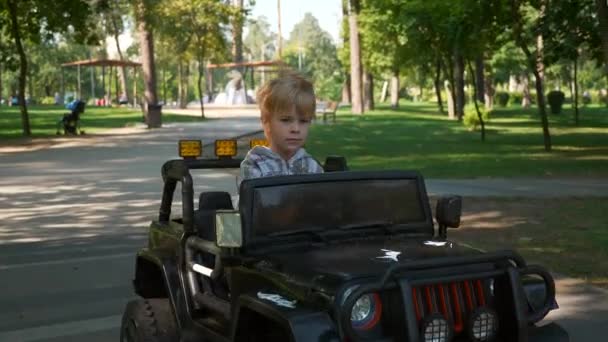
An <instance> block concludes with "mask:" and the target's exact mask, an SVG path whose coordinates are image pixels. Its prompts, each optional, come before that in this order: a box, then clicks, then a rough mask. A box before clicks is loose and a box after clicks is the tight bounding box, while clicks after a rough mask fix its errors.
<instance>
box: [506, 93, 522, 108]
mask: <svg viewBox="0 0 608 342" xmlns="http://www.w3.org/2000/svg"><path fill="white" fill-rule="evenodd" d="M523 101H524V94H523V93H520V92H512V93H510V94H509V106H512V105H517V106H521V104H522V102H523Z"/></svg>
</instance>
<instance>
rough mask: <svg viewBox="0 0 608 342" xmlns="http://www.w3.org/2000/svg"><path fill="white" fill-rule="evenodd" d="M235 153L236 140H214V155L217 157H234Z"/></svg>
mask: <svg viewBox="0 0 608 342" xmlns="http://www.w3.org/2000/svg"><path fill="white" fill-rule="evenodd" d="M236 154H237V149H236V140H216V141H215V155H216V156H217V157H234V156H236Z"/></svg>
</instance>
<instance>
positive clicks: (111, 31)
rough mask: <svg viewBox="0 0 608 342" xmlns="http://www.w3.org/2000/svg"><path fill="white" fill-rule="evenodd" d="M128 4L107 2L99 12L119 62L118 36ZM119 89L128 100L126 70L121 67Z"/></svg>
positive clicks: (122, 26) (120, 55)
mask: <svg viewBox="0 0 608 342" xmlns="http://www.w3.org/2000/svg"><path fill="white" fill-rule="evenodd" d="M128 5H129V4H128V2H126V1H124V0H107V1H106V2H105V6H104V8H103V10H102V11H101V17H102V18H101V19H102V21H103V23H104V31H105V34H106V35H110V36H112V37H113V38H114V43H115V44H116V52H117V53H118V57H119V59H120V60H121V61H124V60H125V58H124V54H123V51H122V50H123V49H122V48H121V46H120V40H119V36H120V35H121V34H122V33H123V32H124V27H125V19H124V14H125V13H128ZM119 76H120V87H121V90H122V92H123V93H124V94H125V96H126V97H127V100H128V98H129V95H128V94H129V92H128V87H127V68H126V67H124V66H122V67H121V68H120V75H119Z"/></svg>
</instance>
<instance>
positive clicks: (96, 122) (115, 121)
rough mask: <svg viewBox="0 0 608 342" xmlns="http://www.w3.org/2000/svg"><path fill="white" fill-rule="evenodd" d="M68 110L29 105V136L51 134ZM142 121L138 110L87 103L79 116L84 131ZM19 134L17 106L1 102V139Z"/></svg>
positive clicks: (175, 118) (170, 118)
mask: <svg viewBox="0 0 608 342" xmlns="http://www.w3.org/2000/svg"><path fill="white" fill-rule="evenodd" d="M68 112H69V110H67V109H65V108H64V107H62V106H30V107H28V113H29V118H30V127H31V129H32V137H44V136H54V135H55V132H56V129H57V121H58V120H59V119H60V118H61V117H63V114H66V113H68ZM200 120H201V119H200V118H198V117H196V116H184V115H174V114H163V122H190V121H200ZM139 122H142V113H141V110H139V109H137V110H135V109H130V108H125V107H121V108H107V107H91V106H87V108H86V110H85V112H84V114H82V116H81V123H80V124H81V127H82V129H84V130H85V131H86V132H87V133H96V132H100V131H103V130H107V129H109V128H117V127H125V126H129V125H134V124H136V123H139ZM20 137H22V130H21V113H20V112H19V107H7V106H0V141H2V140H6V139H14V138H20Z"/></svg>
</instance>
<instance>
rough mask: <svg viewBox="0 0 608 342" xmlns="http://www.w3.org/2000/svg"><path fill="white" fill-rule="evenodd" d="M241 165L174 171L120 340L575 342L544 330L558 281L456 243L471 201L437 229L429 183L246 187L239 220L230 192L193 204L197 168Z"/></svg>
mask: <svg viewBox="0 0 608 342" xmlns="http://www.w3.org/2000/svg"><path fill="white" fill-rule="evenodd" d="M216 145H217V144H216ZM220 145H221V144H220ZM336 160H337V161H340V160H339V159H333V161H336ZM239 163H240V160H238V159H232V158H229V157H228V158H226V157H221V158H218V159H180V160H171V161H168V162H166V163H165V164H164V165H163V167H162V176H163V179H164V189H163V195H162V202H161V206H160V213H159V217H158V220H157V221H153V222H152V224H151V226H150V231H149V242H148V247H147V248H144V249H142V250H141V251H140V252H139V253H138V255H137V261H136V273H135V279H134V282H133V283H134V287H135V292H136V293H137V294H138V295H139V296H140V297H141V298H140V299H137V300H134V301H132V302H130V303H128V305H127V308H126V311H125V313H124V316H123V321H122V328H121V341H361V340H365V341H410V342H413V341H416V342H419V341H429V342H449V341H509V342H511V341H568V340H569V338H568V334H567V333H566V332H565V331H564V330H563V329H562V328H561V327H560V326H558V325H556V324H555V323H551V324H545V325H542V326H541V325H539V324H537V323H539V322H540V321H541V320H542V319H543V318H544V317H545V315H546V314H547V313H548V312H549V311H550V310H552V309H554V308H556V307H557V305H556V302H555V285H554V282H553V278H552V277H551V275H550V274H549V273H548V272H547V271H546V270H545V269H543V268H542V267H539V266H531V265H527V264H526V262H525V261H524V260H523V259H522V257H521V256H519V255H518V254H517V253H515V252H513V251H500V252H492V253H484V252H480V251H478V250H474V249H471V248H467V247H463V246H460V245H458V244H456V243H453V242H451V241H449V240H447V239H446V229H447V228H448V227H458V225H459V223H460V212H461V200H460V197H458V196H450V197H445V198H441V199H439V200H438V203H437V210H436V220H437V222H438V227H437V228H436V229H435V227H434V225H433V218H432V215H431V209H430V205H429V200H428V198H427V193H426V189H425V185H424V181H423V178H422V176H421V175H420V174H419V173H417V172H411V171H364V172H353V171H342V172H327V173H324V174H317V175H299V176H280V177H268V178H260V179H252V180H245V181H243V182H242V183H241V185H240V190H239V195H240V199H239V205H238V208H237V209H236V210H234V209H233V207H232V201H231V198H230V196H229V194H228V193H225V192H202V193H201V194H200V197H199V200H198V206H197V207H195V206H194V203H195V201H194V200H195V196H194V193H193V177H192V175H191V171H192V170H195V169H205V168H238V167H239ZM329 164H330V163H326V167H327V168H330V167H329ZM341 164H342V163H337V164H334V166H333V167H332V168H333V169H340V168H341V166H340V165H341ZM336 165H337V167H336ZM178 183H181V194H182V196H181V199H182V213H181V217H174V216H172V215H171V204H172V202H173V196H174V192H175V189H176V185H177V184H178Z"/></svg>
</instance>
